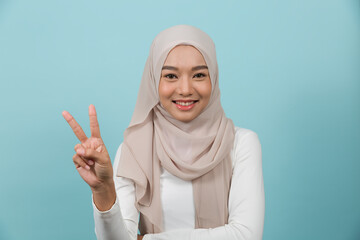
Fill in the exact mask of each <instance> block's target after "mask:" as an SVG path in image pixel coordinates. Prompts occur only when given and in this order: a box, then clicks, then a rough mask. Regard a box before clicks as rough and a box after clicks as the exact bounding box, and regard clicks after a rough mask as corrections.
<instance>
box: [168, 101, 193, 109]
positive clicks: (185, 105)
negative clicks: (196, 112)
mask: <svg viewBox="0 0 360 240" xmlns="http://www.w3.org/2000/svg"><path fill="white" fill-rule="evenodd" d="M172 102H173V103H174V104H175V106H176V107H177V108H178V109H179V110H182V111H188V110H190V109H192V108H193V107H194V106H195V104H196V103H197V102H199V100H174V101H172Z"/></svg>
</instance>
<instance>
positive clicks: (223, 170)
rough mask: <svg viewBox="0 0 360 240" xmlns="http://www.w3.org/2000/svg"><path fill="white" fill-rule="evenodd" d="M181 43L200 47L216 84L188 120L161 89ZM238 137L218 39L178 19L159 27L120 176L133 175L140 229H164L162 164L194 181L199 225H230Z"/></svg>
mask: <svg viewBox="0 0 360 240" xmlns="http://www.w3.org/2000/svg"><path fill="white" fill-rule="evenodd" d="M178 45H190V46H193V47H195V48H196V49H197V50H199V51H200V53H201V54H202V56H203V57H204V60H205V62H206V64H207V66H208V70H209V74H210V79H211V86H212V89H211V96H210V100H209V103H208V105H207V106H206V107H205V108H204V110H203V111H202V112H201V113H200V115H199V116H197V117H196V118H195V119H193V120H192V121H190V122H187V123H185V122H181V121H179V120H177V119H175V118H174V117H172V116H171V115H170V114H169V113H168V112H167V111H166V110H165V109H164V108H163V107H162V105H161V104H160V101H159V94H158V86H159V81H160V76H161V69H162V66H163V64H164V62H165V60H166V57H167V55H168V54H169V52H170V51H171V50H172V49H173V48H174V47H176V46H178ZM233 142H234V125H233V122H232V121H231V119H228V118H226V116H225V113H224V111H223V108H222V106H221V103H220V90H219V82H218V65H217V61H216V52H215V45H214V43H213V41H212V40H211V38H210V37H209V36H208V35H207V34H206V33H205V32H203V31H201V30H200V29H198V28H196V27H193V26H189V25H177V26H173V27H171V28H168V29H166V30H164V31H162V32H160V33H159V34H158V35H157V36H156V37H155V39H154V41H153V42H152V45H151V48H150V54H149V56H148V59H147V61H146V63H145V69H144V72H143V76H142V79H141V84H140V90H139V94H138V98H137V102H136V105H135V110H134V113H133V116H132V119H131V122H130V125H129V127H128V128H127V129H126V130H125V133H124V142H123V145H122V149H121V156H120V161H119V166H118V169H117V176H121V177H125V178H129V179H131V180H133V181H134V184H135V196H136V199H135V206H136V208H137V209H138V210H139V212H140V223H139V230H140V232H141V234H147V233H160V232H162V231H163V216H162V208H161V199H160V175H161V167H163V168H165V169H166V170H167V171H168V172H170V173H171V174H173V175H175V176H177V177H179V178H181V179H183V180H188V181H192V186H193V194H194V204H195V228H214V227H217V226H223V225H225V224H226V223H227V219H228V196H229V189H230V182H231V175H232V162H231V158H230V151H231V148H232V146H233Z"/></svg>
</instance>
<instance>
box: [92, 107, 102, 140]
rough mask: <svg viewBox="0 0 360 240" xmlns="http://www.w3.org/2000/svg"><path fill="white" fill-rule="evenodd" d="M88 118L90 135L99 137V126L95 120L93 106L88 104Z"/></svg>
mask: <svg viewBox="0 0 360 240" xmlns="http://www.w3.org/2000/svg"><path fill="white" fill-rule="evenodd" d="M89 118H90V131H91V136H92V137H98V138H100V137H101V136H100V128H99V123H98V120H97V115H96V110H95V106H94V105H92V104H90V106H89Z"/></svg>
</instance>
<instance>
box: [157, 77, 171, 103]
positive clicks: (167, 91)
mask: <svg viewBox="0 0 360 240" xmlns="http://www.w3.org/2000/svg"><path fill="white" fill-rule="evenodd" d="M173 92H174V89H173V86H172V84H169V83H167V82H165V81H161V80H160V83H159V97H160V101H163V100H166V99H168V98H170V97H171V95H172V94H173Z"/></svg>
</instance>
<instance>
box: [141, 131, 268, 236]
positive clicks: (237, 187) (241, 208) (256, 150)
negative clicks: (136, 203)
mask: <svg viewBox="0 0 360 240" xmlns="http://www.w3.org/2000/svg"><path fill="white" fill-rule="evenodd" d="M232 154H233V155H232V158H233V161H234V167H233V176H232V180H231V188H230V194H229V219H228V224H226V225H224V226H221V227H217V228H213V229H179V230H173V231H168V232H164V233H159V234H147V235H145V236H144V240H168V239H172V240H184V239H196V240H203V239H204V240H205V239H206V240H217V239H229V240H231V239H234V240H235V239H237V240H238V239H241V240H245V239H246V240H259V239H262V234H263V225H264V213H265V194H264V183H263V175H262V154H261V145H260V141H259V139H258V136H257V134H256V133H254V132H252V131H250V130H247V129H237V133H236V136H235V142H234V150H233V153H232Z"/></svg>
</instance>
